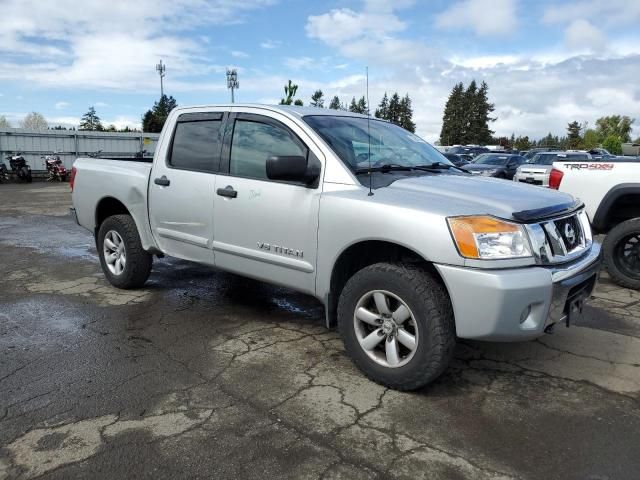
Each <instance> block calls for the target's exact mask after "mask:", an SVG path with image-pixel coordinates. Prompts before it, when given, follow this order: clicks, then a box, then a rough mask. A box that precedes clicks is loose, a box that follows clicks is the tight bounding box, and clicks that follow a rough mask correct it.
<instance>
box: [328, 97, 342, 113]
mask: <svg viewBox="0 0 640 480" xmlns="http://www.w3.org/2000/svg"><path fill="white" fill-rule="evenodd" d="M329 108H330V109H332V110H341V108H342V105H340V99H339V98H338V96H337V95H335V96H334V97H333V98H332V99H331V102H330V103H329Z"/></svg>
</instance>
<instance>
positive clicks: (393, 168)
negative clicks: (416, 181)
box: [356, 163, 414, 174]
mask: <svg viewBox="0 0 640 480" xmlns="http://www.w3.org/2000/svg"><path fill="white" fill-rule="evenodd" d="M413 169H414V167H410V166H408V165H398V164H397V163H385V164H384V165H379V166H377V167H371V168H369V167H365V168H356V173H357V174H360V173H369V172H382V173H386V172H397V171H405V172H409V171H411V170H413Z"/></svg>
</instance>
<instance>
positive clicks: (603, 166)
mask: <svg viewBox="0 0 640 480" xmlns="http://www.w3.org/2000/svg"><path fill="white" fill-rule="evenodd" d="M564 166H565V167H566V168H568V169H570V170H584V169H586V170H613V167H614V164H613V163H565V164H564Z"/></svg>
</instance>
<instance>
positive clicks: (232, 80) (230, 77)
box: [227, 68, 240, 103]
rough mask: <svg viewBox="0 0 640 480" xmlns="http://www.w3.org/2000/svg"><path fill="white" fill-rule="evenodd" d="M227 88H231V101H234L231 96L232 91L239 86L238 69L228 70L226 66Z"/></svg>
mask: <svg viewBox="0 0 640 480" xmlns="http://www.w3.org/2000/svg"><path fill="white" fill-rule="evenodd" d="M227 88H228V89H230V90H231V103H234V101H235V98H234V96H233V91H234V90H235V89H236V88H240V82H238V71H237V70H236V69H235V68H234V69H233V70H229V69H228V68H227Z"/></svg>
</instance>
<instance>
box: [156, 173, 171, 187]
mask: <svg viewBox="0 0 640 480" xmlns="http://www.w3.org/2000/svg"><path fill="white" fill-rule="evenodd" d="M153 183H155V184H156V185H162V186H163V187H168V186H169V184H170V183H171V182H170V181H169V179H168V178H167V177H165V176H164V175H162V176H161V177H160V178H156V179H155V180H154V181H153Z"/></svg>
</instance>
